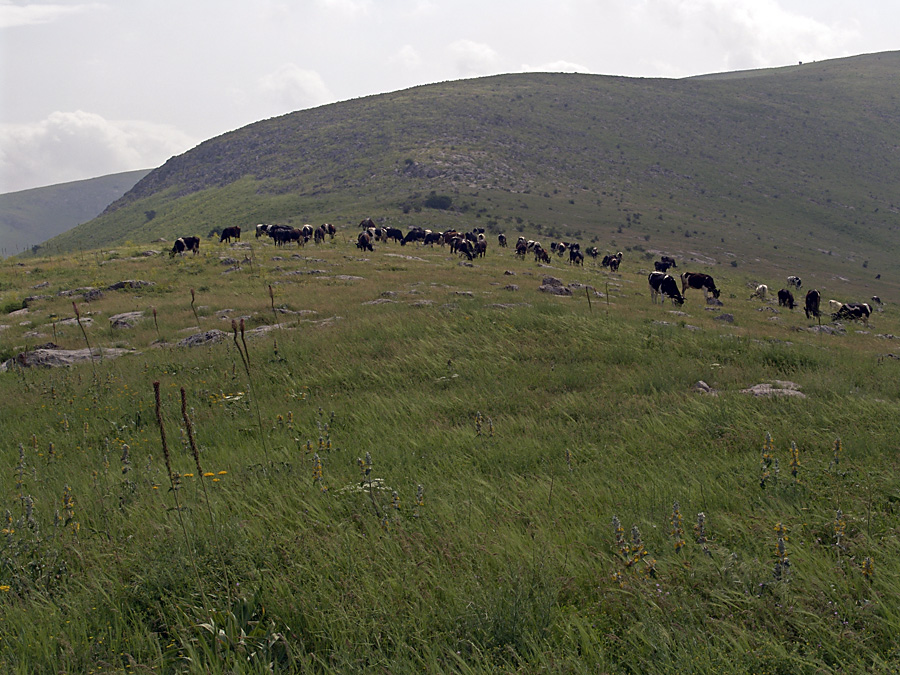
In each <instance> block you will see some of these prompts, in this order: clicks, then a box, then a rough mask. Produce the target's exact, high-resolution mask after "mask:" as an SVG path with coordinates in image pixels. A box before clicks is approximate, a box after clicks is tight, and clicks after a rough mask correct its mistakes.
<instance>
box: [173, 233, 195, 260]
mask: <svg viewBox="0 0 900 675" xmlns="http://www.w3.org/2000/svg"><path fill="white" fill-rule="evenodd" d="M185 251H191V252H192V253H193V254H194V255H197V253H199V252H200V237H179V238H178V239H176V240H175V243H174V244H173V245H172V250H171V251H169V257H170V258H173V257H175V254H176V253H178V254H179V255H184V252H185Z"/></svg>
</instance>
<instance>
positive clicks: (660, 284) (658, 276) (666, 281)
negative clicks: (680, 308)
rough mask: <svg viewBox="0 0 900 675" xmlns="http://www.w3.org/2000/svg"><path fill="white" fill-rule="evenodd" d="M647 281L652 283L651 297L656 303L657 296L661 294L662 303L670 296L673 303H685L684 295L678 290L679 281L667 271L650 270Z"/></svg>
mask: <svg viewBox="0 0 900 675" xmlns="http://www.w3.org/2000/svg"><path fill="white" fill-rule="evenodd" d="M647 282H648V283H649V284H650V299H651V300H652V301H653V303H654V304H655V303H656V298H657V296H661V299H660V302H662V303H665V301H666V298H669V299H670V300H671V301H672V304H673V305H675V304H677V305H683V304H684V296H683V295H682V294H681V293H680V292H679V291H678V283H677V282H676V281H675V278H674V277H673V276H672V275H670V274H666V273H665V272H650V276H648V277H647Z"/></svg>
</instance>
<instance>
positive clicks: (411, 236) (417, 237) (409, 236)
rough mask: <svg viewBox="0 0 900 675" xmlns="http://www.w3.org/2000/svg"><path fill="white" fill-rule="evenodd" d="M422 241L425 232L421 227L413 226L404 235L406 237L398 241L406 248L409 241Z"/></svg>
mask: <svg viewBox="0 0 900 675" xmlns="http://www.w3.org/2000/svg"><path fill="white" fill-rule="evenodd" d="M423 239H425V230H423V229H422V228H421V227H417V226H414V227H413V228H412V229H410V231H409V232H407V233H406V236H405V237H403V239H401V240H400V245H401V246H406V245H407V244H408V243H409V242H411V241H422V240H423Z"/></svg>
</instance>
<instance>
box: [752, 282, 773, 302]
mask: <svg viewBox="0 0 900 675" xmlns="http://www.w3.org/2000/svg"><path fill="white" fill-rule="evenodd" d="M768 294H769V287H768V286H766V285H765V284H760V285H759V286H757V287H756V290H755V291H753V292H752V293H751V294H750V299H751V300H752V299H753V298H759V299H760V300H765V299H766V296H767V295H768Z"/></svg>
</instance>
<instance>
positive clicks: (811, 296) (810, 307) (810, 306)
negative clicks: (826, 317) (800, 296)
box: [803, 288, 822, 319]
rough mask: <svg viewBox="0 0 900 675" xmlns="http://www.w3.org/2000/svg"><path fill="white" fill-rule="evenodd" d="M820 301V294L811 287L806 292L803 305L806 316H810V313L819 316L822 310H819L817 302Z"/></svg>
mask: <svg viewBox="0 0 900 675" xmlns="http://www.w3.org/2000/svg"><path fill="white" fill-rule="evenodd" d="M821 301H822V294H821V293H819V291H817V290H816V289H815V288H813V289H811V290H810V291H809V292H808V293H807V294H806V304H805V306H804V308H803V309H804V311H805V312H806V318H807V319H809V318H810V314H812V316H813V317H815V318H817V319H818V318H819V317H820V316H822V312H820V311H819V303H820V302H821Z"/></svg>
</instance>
